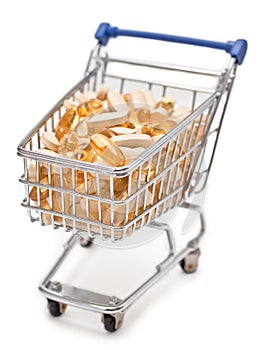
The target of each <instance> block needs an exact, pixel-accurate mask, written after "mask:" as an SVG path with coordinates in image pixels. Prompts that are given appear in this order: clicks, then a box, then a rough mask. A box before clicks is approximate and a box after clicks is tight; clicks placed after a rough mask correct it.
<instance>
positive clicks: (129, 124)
mask: <svg viewBox="0 0 263 350" xmlns="http://www.w3.org/2000/svg"><path fill="white" fill-rule="evenodd" d="M114 127H116V128H117V127H120V128H128V129H136V126H135V125H134V124H133V123H130V122H125V123H123V124H118V125H114Z"/></svg>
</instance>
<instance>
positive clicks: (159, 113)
mask: <svg viewBox="0 0 263 350" xmlns="http://www.w3.org/2000/svg"><path fill="white" fill-rule="evenodd" d="M169 118H170V114H169V113H168V112H167V111H166V109H164V108H162V107H160V108H156V109H155V110H154V111H152V112H151V117H150V119H151V121H160V120H166V119H169Z"/></svg>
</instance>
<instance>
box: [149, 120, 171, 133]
mask: <svg viewBox="0 0 263 350" xmlns="http://www.w3.org/2000/svg"><path fill="white" fill-rule="evenodd" d="M150 125H152V126H155V127H156V128H158V129H162V130H164V131H165V132H168V131H170V130H171V129H172V128H174V127H175V126H176V125H177V122H176V121H175V120H171V119H167V120H160V121H159V122H156V123H151V124H150ZM155 136H156V135H155Z"/></svg>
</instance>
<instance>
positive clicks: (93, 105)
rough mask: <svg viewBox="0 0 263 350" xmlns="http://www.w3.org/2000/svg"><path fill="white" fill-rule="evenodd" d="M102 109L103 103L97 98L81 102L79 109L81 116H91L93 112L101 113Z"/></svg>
mask: <svg viewBox="0 0 263 350" xmlns="http://www.w3.org/2000/svg"><path fill="white" fill-rule="evenodd" d="M102 109H103V103H102V102H101V101H100V100H98V99H96V98H92V99H90V100H89V101H86V102H84V103H81V104H80V105H79V106H78V108H77V111H78V115H79V116H80V117H91V116H92V115H93V114H96V113H99V112H100V111H101V110H102Z"/></svg>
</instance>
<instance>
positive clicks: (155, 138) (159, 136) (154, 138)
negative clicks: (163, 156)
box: [152, 135, 163, 143]
mask: <svg viewBox="0 0 263 350" xmlns="http://www.w3.org/2000/svg"><path fill="white" fill-rule="evenodd" d="M162 137H163V135H157V136H153V137H152V142H153V143H155V142H157V141H159V140H160V139H161V138H162Z"/></svg>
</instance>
